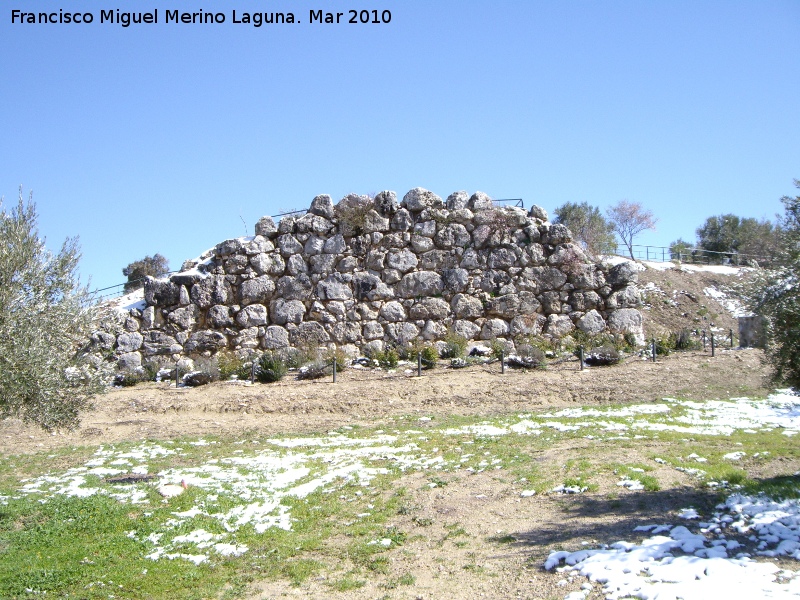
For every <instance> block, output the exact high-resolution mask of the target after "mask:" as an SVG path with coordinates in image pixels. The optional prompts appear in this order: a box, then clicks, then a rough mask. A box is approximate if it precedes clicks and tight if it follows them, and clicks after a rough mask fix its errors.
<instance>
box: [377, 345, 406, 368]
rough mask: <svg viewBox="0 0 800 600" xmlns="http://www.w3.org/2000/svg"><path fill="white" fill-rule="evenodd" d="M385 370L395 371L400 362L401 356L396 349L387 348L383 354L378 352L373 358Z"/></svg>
mask: <svg viewBox="0 0 800 600" xmlns="http://www.w3.org/2000/svg"><path fill="white" fill-rule="evenodd" d="M372 358H373V360H377V361H378V364H379V365H380V366H381V367H382V368H384V369H394V368H395V367H397V363H398V362H399V361H400V356H399V355H398V354H397V350H395V349H394V348H386V349H385V350H383V351H382V352H376V353H375V355H374V356H373V357H372Z"/></svg>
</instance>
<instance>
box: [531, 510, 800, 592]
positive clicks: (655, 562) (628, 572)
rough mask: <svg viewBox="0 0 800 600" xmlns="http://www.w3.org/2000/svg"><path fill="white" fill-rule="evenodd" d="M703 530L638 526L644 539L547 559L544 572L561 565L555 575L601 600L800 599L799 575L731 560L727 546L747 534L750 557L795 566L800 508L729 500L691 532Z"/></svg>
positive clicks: (741, 558) (689, 513) (736, 546)
mask: <svg viewBox="0 0 800 600" xmlns="http://www.w3.org/2000/svg"><path fill="white" fill-rule="evenodd" d="M679 516H680V517H682V518H684V519H696V518H698V517H699V515H698V514H697V511H695V510H694V509H685V510H683V511H681V514H680V515H679ZM703 525H705V526H707V527H701V528H700V532H699V533H693V532H692V531H691V530H690V529H689V528H688V527H686V526H683V525H678V526H676V527H672V526H669V525H640V526H638V527H636V528H635V529H634V532H646V533H649V534H650V537H648V538H646V539H644V540H642V541H641V542H638V543H636V542H628V541H618V542H616V543H614V544H611V545H610V546H606V547H602V548H599V549H582V550H579V551H576V552H569V551H564V550H561V551H558V552H553V553H551V554H550V555H549V556H548V558H547V560H546V561H545V563H544V568H545V569H547V570H552V569H555V568H556V567H558V566H559V565H560V564H561V563H562V562H563V563H564V565H565V566H563V567H558V570H559V571H561V572H564V573H566V572H570V573H576V574H580V575H582V576H584V577H586V578H588V579H589V580H590V581H596V582H599V583H601V584H602V585H603V589H602V592H603V594H605V597H606V598H610V599H612V600H616V599H618V598H627V597H633V598H642V599H645V600H646V599H655V598H681V599H682V600H707V598H720V597H722V598H725V597H728V598H748V599H749V598H796V597H797V596H800V571H789V570H782V569H781V568H780V567H778V566H777V565H776V564H774V563H772V562H762V561H755V560H754V559H753V558H752V557H751V556H750V555H749V554H748V553H747V552H741V551H739V552H738V553H737V554H735V555H734V556H730V554H731V553H733V552H735V551H737V550H740V549H741V547H742V546H741V544H740V542H738V541H737V540H733V539H728V537H729V536H733V535H737V534H738V535H745V534H752V535H751V541H753V542H755V543H756V544H757V547H758V550H757V551H756V552H755V553H756V554H758V555H761V556H764V557H776V556H788V557H791V558H795V559H799V560H800V501H798V500H784V501H775V500H770V499H769V498H766V497H763V496H758V497H753V496H744V495H740V494H735V495H732V496H730V497H729V498H728V499H727V500H726V501H725V502H724V503H723V504H720V505H718V506H717V512H716V513H715V514H714V516H713V517H712V518H711V520H710V522H709V523H700V524H699V525H698V526H703ZM663 534H666V535H663ZM572 594H575V592H573V593H572ZM569 597H570V596H566V597H565V598H569Z"/></svg>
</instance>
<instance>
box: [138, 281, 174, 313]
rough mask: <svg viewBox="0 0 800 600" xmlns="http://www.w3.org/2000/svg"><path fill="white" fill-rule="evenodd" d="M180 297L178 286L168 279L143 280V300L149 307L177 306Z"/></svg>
mask: <svg viewBox="0 0 800 600" xmlns="http://www.w3.org/2000/svg"><path fill="white" fill-rule="evenodd" d="M180 297H181V289H180V286H178V285H176V284H174V283H173V282H172V281H170V280H169V279H154V278H153V277H147V278H146V279H145V280H144V299H145V302H147V304H148V305H149V306H170V305H172V304H177V303H178V302H179V300H180Z"/></svg>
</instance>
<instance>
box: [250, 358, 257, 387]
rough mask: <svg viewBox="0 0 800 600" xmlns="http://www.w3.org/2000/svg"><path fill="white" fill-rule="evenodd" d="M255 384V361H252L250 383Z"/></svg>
mask: <svg viewBox="0 0 800 600" xmlns="http://www.w3.org/2000/svg"><path fill="white" fill-rule="evenodd" d="M255 382H256V359H255V358H254V359H253V364H251V365H250V383H252V384H255Z"/></svg>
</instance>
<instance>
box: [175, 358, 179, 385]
mask: <svg viewBox="0 0 800 600" xmlns="http://www.w3.org/2000/svg"><path fill="white" fill-rule="evenodd" d="M179 373H180V371H179V370H178V363H175V387H178V377H179Z"/></svg>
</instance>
